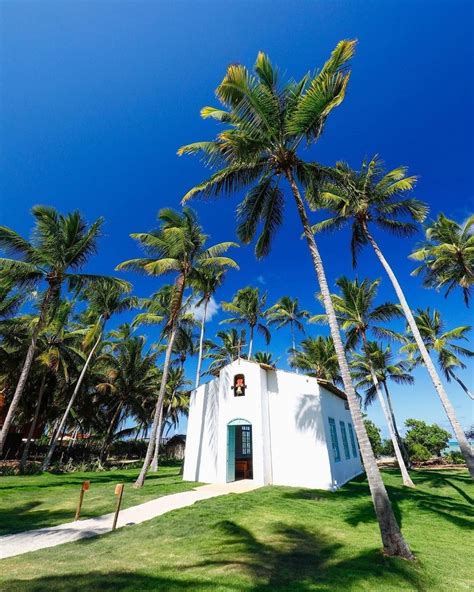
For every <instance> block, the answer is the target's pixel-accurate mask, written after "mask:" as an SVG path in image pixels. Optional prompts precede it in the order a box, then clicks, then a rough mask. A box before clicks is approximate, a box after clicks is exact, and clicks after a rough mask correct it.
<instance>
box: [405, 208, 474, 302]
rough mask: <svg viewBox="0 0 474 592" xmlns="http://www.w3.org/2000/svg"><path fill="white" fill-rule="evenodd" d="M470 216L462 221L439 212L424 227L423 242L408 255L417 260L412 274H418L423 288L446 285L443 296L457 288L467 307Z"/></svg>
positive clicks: (473, 247)
mask: <svg viewBox="0 0 474 592" xmlns="http://www.w3.org/2000/svg"><path fill="white" fill-rule="evenodd" d="M473 227H474V215H473V216H470V217H469V218H468V219H467V220H466V221H465V222H464V224H462V225H461V224H458V223H457V222H455V221H454V220H450V219H449V218H447V217H446V216H445V215H444V214H439V215H438V217H437V218H436V220H434V221H433V222H432V223H431V224H429V225H428V226H427V227H426V230H425V237H426V240H425V242H424V243H422V244H421V245H419V246H418V247H417V248H416V249H415V250H414V251H413V253H412V254H411V255H410V258H411V259H414V260H415V261H421V265H420V266H419V267H417V268H416V269H415V270H414V271H413V272H412V275H422V276H423V285H424V286H426V287H435V288H446V293H445V294H446V296H448V294H449V293H450V292H451V291H452V290H454V289H455V288H460V289H461V291H462V294H463V297H464V302H465V304H466V306H469V300H470V297H471V290H472V286H473V284H474V228H473Z"/></svg>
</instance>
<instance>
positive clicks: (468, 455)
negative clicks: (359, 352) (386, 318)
mask: <svg viewBox="0 0 474 592" xmlns="http://www.w3.org/2000/svg"><path fill="white" fill-rule="evenodd" d="M364 230H365V233H366V236H367V239H368V240H369V242H370V244H371V245H372V248H373V249H374V251H375V254H376V255H377V257H378V258H379V261H380V263H381V264H382V267H383V268H384V269H385V272H386V273H387V275H388V277H389V278H390V281H391V282H392V285H393V287H394V289H395V292H396V294H397V296H398V300H399V301H400V304H401V306H402V309H403V313H404V315H405V317H406V319H407V321H408V325H409V327H410V330H411V332H412V335H413V337H414V339H415V342H416V344H417V346H418V349H419V350H420V353H421V356H422V358H423V362H424V363H425V366H426V369H427V370H428V374H429V375H430V377H431V380H432V381H433V384H434V387H435V389H436V392H437V393H438V396H439V398H440V399H441V404H442V405H443V407H444V410H445V412H446V415H447V416H448V419H449V421H450V423H451V426H452V428H453V430H454V433H455V435H456V438H457V441H458V444H459V448H460V449H461V452H462V454H463V456H464V459H465V461H466V464H467V467H468V469H469V473H470V475H471V477H472V478H473V479H474V454H473V452H472V449H471V447H470V446H469V443H468V441H467V438H466V435H465V434H464V432H463V430H462V428H461V424H460V423H459V420H458V418H457V416H456V412H455V411H454V407H453V405H452V403H451V401H450V400H449V398H448V395H447V393H446V391H445V389H444V386H443V384H442V383H441V379H440V377H439V376H438V373H437V371H436V368H435V366H434V364H433V361H432V359H431V357H430V354H429V353H428V350H427V349H426V345H425V343H424V341H423V338H422V337H421V333H420V331H419V329H418V326H417V324H416V322H415V318H414V317H413V313H412V312H411V309H410V307H409V306H408V302H407V300H406V298H405V294H404V293H403V290H402V288H401V286H400V284H399V283H398V280H397V278H396V276H395V274H394V272H393V270H392V268H391V267H390V265H389V263H388V261H387V260H386V259H385V257H384V256H383V253H382V251H381V250H380V248H379V246H378V244H377V243H376V242H375V239H374V238H373V237H372V235H371V234H370V232H369V230H368V228H367V226H366V227H365V229H364Z"/></svg>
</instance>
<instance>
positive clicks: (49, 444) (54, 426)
mask: <svg viewBox="0 0 474 592" xmlns="http://www.w3.org/2000/svg"><path fill="white" fill-rule="evenodd" d="M58 425H59V417H58V418H57V419H55V421H54V424H53V429H52V430H51V437H50V438H49V442H48V446H51V442H52V441H53V440H54V438H55V436H56V433H57V431H58Z"/></svg>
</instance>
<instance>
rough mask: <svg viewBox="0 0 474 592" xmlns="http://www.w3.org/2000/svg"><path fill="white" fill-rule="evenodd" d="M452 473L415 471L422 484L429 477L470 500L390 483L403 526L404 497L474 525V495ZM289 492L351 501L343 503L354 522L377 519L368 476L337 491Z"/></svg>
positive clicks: (466, 525) (457, 521)
mask: <svg viewBox="0 0 474 592" xmlns="http://www.w3.org/2000/svg"><path fill="white" fill-rule="evenodd" d="M449 477H450V478H449V479H446V477H444V476H442V475H439V474H437V475H428V476H426V475H419V474H417V473H415V482H417V483H418V484H421V483H423V482H424V481H425V482H428V485H429V486H431V487H436V486H438V487H442V486H443V487H445V486H451V487H452V488H453V489H454V490H455V491H457V492H458V493H459V494H460V495H461V497H462V498H463V499H464V500H466V501H465V502H464V501H456V500H455V499H453V498H452V497H450V496H444V495H440V494H438V493H434V492H429V491H426V490H422V489H419V488H415V489H411V488H406V487H397V486H394V485H387V491H388V494H389V497H390V501H391V503H392V507H393V511H394V514H395V517H396V519H397V522H398V524H399V525H400V527H401V526H402V523H403V511H402V504H403V502H404V501H409V502H410V505H411V506H413V505H415V506H416V507H417V508H418V509H419V510H422V511H423V512H430V513H434V514H437V515H438V516H440V517H442V518H444V519H446V520H448V521H449V522H452V523H453V524H455V525H456V526H459V527H461V528H464V529H469V530H470V529H472V527H473V525H474V523H473V518H474V510H473V506H472V499H471V497H470V496H469V495H468V494H467V493H466V492H465V491H463V489H462V488H461V487H459V486H458V485H456V484H455V483H454V480H455V479H453V478H452V476H451V475H450V476H449ZM469 479H470V478H469ZM463 483H464V480H463ZM436 484H437V485H436ZM285 496H286V497H289V498H291V499H295V500H296V499H302V500H304V499H307V500H311V499H313V500H317V501H324V502H326V503H339V502H340V501H341V500H342V501H343V502H346V501H347V504H346V503H344V504H343V507H346V508H347V511H346V513H345V515H344V514H343V518H344V520H345V521H346V522H347V523H348V524H350V525H351V526H357V525H358V524H359V523H370V522H375V520H376V518H375V512H374V507H373V504H372V500H371V498H370V492H369V488H368V485H367V482H366V481H365V480H359V481H355V480H354V481H351V482H350V483H347V484H346V485H344V487H342V488H341V489H339V490H338V491H336V492H328V491H317V492H316V491H315V490H307V489H299V490H296V491H289V492H288V493H286V495H285ZM343 512H344V510H343Z"/></svg>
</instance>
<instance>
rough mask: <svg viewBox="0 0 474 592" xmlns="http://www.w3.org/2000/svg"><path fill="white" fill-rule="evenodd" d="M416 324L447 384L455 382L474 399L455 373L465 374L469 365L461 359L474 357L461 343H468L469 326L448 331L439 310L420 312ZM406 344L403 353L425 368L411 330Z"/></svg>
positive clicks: (417, 314) (428, 309)
mask: <svg viewBox="0 0 474 592" xmlns="http://www.w3.org/2000/svg"><path fill="white" fill-rule="evenodd" d="M415 321H416V324H417V326H418V329H419V330H420V333H421V336H422V337H423V341H424V342H425V345H426V347H427V348H428V350H430V351H434V352H435V353H436V356H437V361H438V365H439V367H440V368H441V370H442V371H443V374H444V376H445V378H446V380H447V381H448V382H451V380H455V381H456V382H457V383H458V384H459V385H460V386H461V388H462V389H463V391H464V392H465V393H466V395H468V396H469V397H470V398H471V399H474V396H473V394H472V393H471V391H470V390H469V389H468V387H467V386H466V385H465V384H464V382H463V381H462V380H461V379H460V378H459V376H458V375H457V373H456V370H457V369H460V370H464V369H465V368H466V364H465V363H464V362H463V361H462V360H461V358H460V356H463V357H465V358H472V357H474V352H473V351H472V350H470V349H468V348H467V347H463V346H462V345H460V343H459V342H463V341H464V342H466V341H468V338H467V334H468V333H469V331H470V330H471V327H470V326H469V325H463V326H460V327H455V328H454V329H449V330H445V329H446V327H445V323H444V321H443V318H442V316H441V313H440V312H439V310H436V309H434V310H431V309H430V308H426V309H421V308H418V309H417V311H416V314H415ZM407 341H409V343H407V344H406V345H404V346H403V347H402V351H405V352H407V353H408V354H409V356H410V359H411V361H412V362H413V364H414V365H418V364H422V363H423V359H422V358H421V356H420V354H419V351H418V348H417V347H416V343H415V342H414V340H413V336H412V335H411V333H410V329H409V328H408V337H407Z"/></svg>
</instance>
